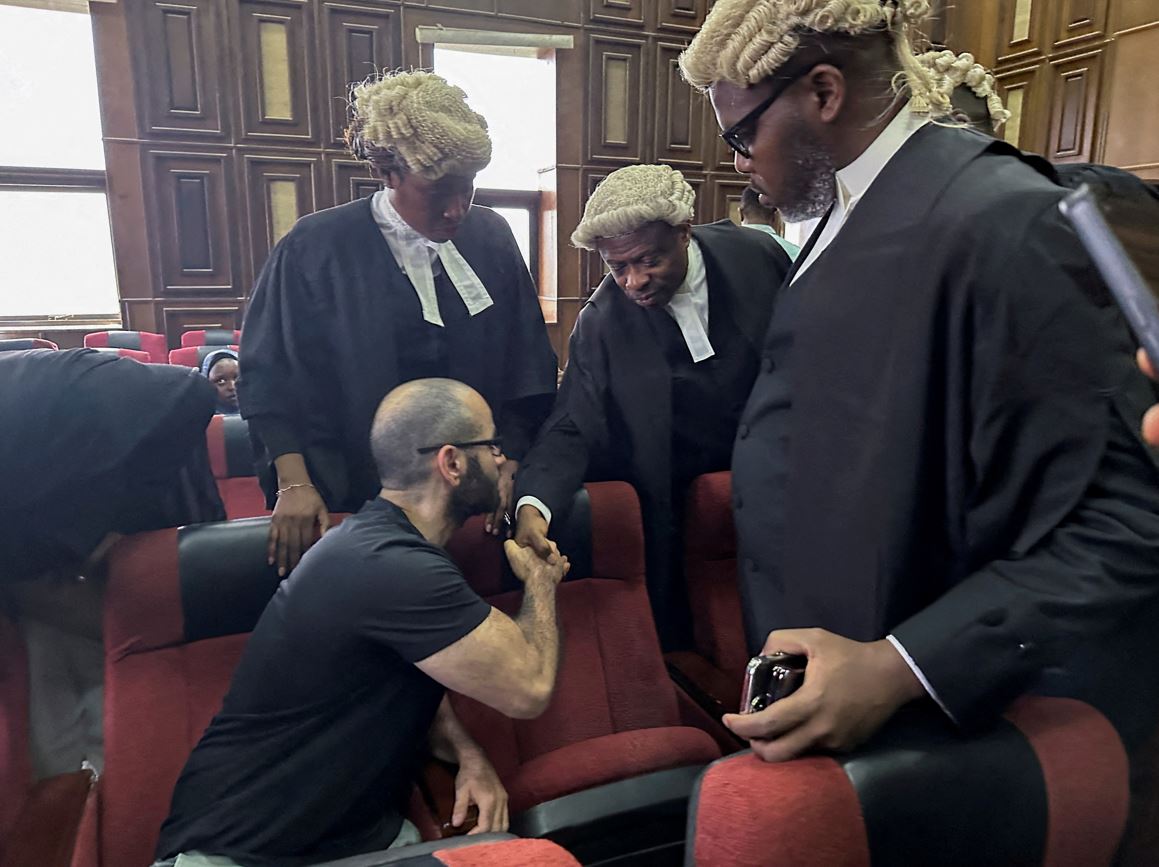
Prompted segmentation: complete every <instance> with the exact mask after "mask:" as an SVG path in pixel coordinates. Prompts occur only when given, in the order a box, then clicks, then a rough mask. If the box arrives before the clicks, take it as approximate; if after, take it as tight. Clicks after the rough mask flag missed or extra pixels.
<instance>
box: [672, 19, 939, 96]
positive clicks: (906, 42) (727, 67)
mask: <svg viewBox="0 0 1159 867" xmlns="http://www.w3.org/2000/svg"><path fill="white" fill-rule="evenodd" d="M929 14H930V4H929V0H717V3H716V5H715V6H713V8H712V11H711V12H709V13H708V18H707V19H706V20H705V22H704V26H703V27H702V28H701V30H700V32H699V33H697V34H696V37H695V38H694V39H693V40H692V44H690V45H689V46H688V48H687V49H686V50H685V51H684V52H683V53H682V54H681V55H680V70H681V72H682V74H683V75H684V78H685V80H686V81H688V83H689V84H691V85H692V86H693V87H695V88H697V89H699V90H706V89H708V88H709V87H711V86H712V85H713V84H716V83H717V82H720V81H727V82H729V83H730V84H734V85H736V86H737V87H751V86H752V85H754V84H758V83H759V82H761V81H764V80H765V79H766V78H769V77H771V76H773V75H774V74H776V72H777V71H778V70H779V69H781V68H782V67H784V66H785V65H786V64H787V63H788V62H789V60H790V58H792V57H793V55H794V54H795V53H796V52H797V50H798V49H799V48H800V47H801V45H802V40H803V39H809V38H813V37H824V36H826V35H845V36H859V35H862V34H871V33H888V34H889V36H890V38H891V41H892V44H893V48H894V53H895V56H896V58H897V61H898V64H899V66H900V69H901V73H900V74H899V76H898V78H897V80H895V81H894V87H895V88H898V89H900V88H901V87H902V86H903V85H905V86H908V88H909V94H910V102H911V108H912V109H913V110H914V111H915V112H919V113H927V112H932V113H935V114H948V113H949V110H950V104H949V100H948V98H947V97H946V96H945V95H944V94H943V93H942V91H941V90H940V89H939V88H937V87H936V86H935V81H934V75H933V73H932V72H931V71H930V70H929V69H927V68H926V67H924V66H922V65H921V64H920V63H918V62H917V59H916V58H915V57H914V51H913V46H914V45H915V44H922V45H924V44H925V37H924V36H923V35H922V33H921V30H920V28H921V26H922V25H923V24H924V23H925V21H926V19H927V18H928V17H929Z"/></svg>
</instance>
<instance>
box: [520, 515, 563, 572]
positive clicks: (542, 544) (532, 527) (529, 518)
mask: <svg viewBox="0 0 1159 867" xmlns="http://www.w3.org/2000/svg"><path fill="white" fill-rule="evenodd" d="M517 518H518V520H517V521H516V524H515V543H516V544H517V545H519V547H521V548H530V549H531V550H533V551H534V552H535V553H536V554H538V555H539V556H540V557H542V558H543V559H544V560H547V561H548V562H549V563H550V562H552V558H553V557H554V556H556V548H555V545H554V544H553V543H552V542H551V540H550V539H548V538H547V519H546V518H544V517H543V515H542V514H540V511H539V509H537V508H535V506H524V507H523V508H522V509H520V510H519V515H518V516H517Z"/></svg>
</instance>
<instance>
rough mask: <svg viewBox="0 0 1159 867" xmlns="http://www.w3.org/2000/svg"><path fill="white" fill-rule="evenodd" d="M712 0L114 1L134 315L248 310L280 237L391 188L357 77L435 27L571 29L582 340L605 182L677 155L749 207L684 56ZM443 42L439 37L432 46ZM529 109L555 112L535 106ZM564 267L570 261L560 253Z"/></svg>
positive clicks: (561, 57)
mask: <svg viewBox="0 0 1159 867" xmlns="http://www.w3.org/2000/svg"><path fill="white" fill-rule="evenodd" d="M709 5H710V0H446V2H444V0H120V2H118V3H116V4H94V5H93V13H92V14H93V23H94V33H95V36H96V44H97V57H98V69H99V76H100V88H101V101H102V111H103V113H104V123H105V132H106V158H107V164H108V185H109V193H110V208H111V210H112V220H113V232H114V241H115V247H116V257H117V268H118V277H119V281H120V286H121V295H122V308H123V314H124V317H125V326H126V327H127V328H134V329H144V330H156V331H162V332H165V333H166V334H168V335H169V337H170V340H171V341H174V342H175V341H176V340H177V338H178V336H179V334H180V333H181V332H182V331H184V330H186V329H189V328H202V327H224V328H233V327H236V326H237V325H239V324H240V322H241V320H242V317H243V315H244V309H245V303H246V299H247V297H248V294H249V292H250V289H251V287H252V285H253V282H254V278H255V276H256V274H257V272H258V270H259V269H260V268H261V266H262V264H263V262H264V261H265V259H266V257H267V255H268V253H269V250H270V248H271V247H272V246H273V244H274V243H276V241H277V239H278V238H280V237H281V235H282V234H284V232H285V231H286V230H287V229H288V228H289V227H290V226H291V225H292V224H293V222H294V220H295V219H296V218H297V217H299V216H301V215H303V214H306V213H308V212H310V211H313V210H315V209H319V208H326V207H330V206H332V205H336V204H341V203H343V202H346V201H349V200H351V199H352V198H354V197H356V196H361V195H366V194H367V193H368V192H370V191H372V190H373V189H376V188H377V185H376V184H375V182H374V181H373V180H371V179H370V178H369V177H368V176H367V174H366V172H365V170H364V169H363V167H362V165H361V164H359V163H358V162H357V161H355V160H353V159H351V158H350V157H349V155H348V154H347V153H346V151H345V149H344V147H343V144H342V130H343V127H344V126H345V123H346V106H345V97H346V93H347V87H348V84H349V82H351V81H357V80H361V79H362V78H364V77H365V76H366V75H368V74H369V73H370V72H372V71H374V70H375V69H392V68H396V67H399V66H412V65H415V66H417V65H420V64H421V63H422V62H423V61H424V60H426V61H429V57H430V55H429V53H427V51H425V50H420V46H419V45H418V43H417V41H416V39H415V28H416V27H418V26H421V25H433V24H443V25H445V26H448V27H465V28H474V29H483V30H498V31H515V32H539V33H564V34H571V35H572V36H573V37H574V39H575V47H574V48H573V49H569V50H559V51H558V52H557V53H556V70H557V141H558V145H557V165H556V168H555V171H554V172H553V173H551V175H550V176H551V177H553V178H554V180H555V183H556V191H555V193H554V194H548V195H545V196H544V205H545V209H546V210H545V216H544V226H543V229H544V230H545V233H544V234H545V237H547V238H554V239H555V250H554V253H555V256H554V264H555V266H556V269H557V272H556V273H557V280H556V282H555V285H554V286H549V285H547V284H548V283H549V282H550V281H541V283H543V284H544V294H545V295H547V296H549V297H548V299H547V300H548V303H547V304H546V305H545V307H546V308H547V309H549V310H550V309H554V310H555V311H556V313H557V317H558V321H557V322H556V323H554V324H553V325H552V326H551V329H552V332H553V339H554V341H555V343H556V346H557V348H558V349H560V350H563V349H564V348H565V345H566V340H567V336H568V334H570V331H571V327H572V324H573V323H574V321H575V316H576V314H577V313H578V311H579V307H580V305H581V304H582V299H583V298H584V297H585V296H586V294H587V292H588V291H589V289H590V287H591V286H592V285H594V284H595V283H597V282H598V280H599V279H600V276H601V267H600V263H599V261H598V259H596V258H595V257H594V256H588V255H582V256H581V254H580V253H579V252H578V251H576V250H574V249H573V248H572V247H571V246H570V244H569V242H568V237H569V236H570V234H571V231H572V229H573V228H574V227H575V224H576V222H577V221H578V219H579V217H580V214H581V211H582V207H583V203H584V201H585V200H586V197H587V195H588V194H589V192H590V191H591V189H592V188H593V187H594V185H595V184H596V183H597V182H598V181H599V180H600V179H601V178H603V177H605V176H606V175H607V174H608V173H609V172H611V171H613V170H614V169H616V168H618V167H620V166H623V165H629V164H632V163H636V162H642V161H643V162H649V161H662V162H667V163H670V164H671V165H673V166H676V167H678V168H680V169H681V170H682V171H684V172H685V173H686V175H687V177H688V179H689V181H690V182H691V183H692V184H693V186H694V187H695V188H696V189H697V191H698V193H699V197H698V205H697V218H698V219H699V220H702V221H707V220H713V219H718V218H720V217H724V216H727V215H728V214H729V213H730V210H735V207H736V203H737V201H738V199H739V195H740V191H741V190H742V189H743V187H744V182H743V180H742V179H741V178H740V176H739V175H737V174H736V173H735V172H734V170H733V166H732V161H731V158H730V156H729V154H728V153H727V152H726V149H725V148H724V146H723V145H722V144H721V143H720V141H719V139H718V138H717V136H716V127H715V124H714V122H713V119H712V117H711V112H710V111H709V110H708V106H707V102H706V100H704V99H703V98H702V97H701V96H700V95H699V94H696V93H694V92H693V91H692V90H691V89H690V88H689V87H688V86H687V85H686V84H684V82H683V81H681V80H680V77H679V71H678V69H677V67H676V58H677V55H678V54H679V53H680V51H681V49H682V48H683V47H684V46H685V44H686V43H687V41H688V40H689V39H690V38H691V36H692V35H693V34H694V33H695V32H696V30H697V29H698V27H699V26H700V24H701V22H702V21H703V19H704V16H705V14H706V13H707V10H708V7H709ZM423 48H424V49H426V48H427V47H426V46H423ZM528 110H529V114H530V112H533V111H534V110H535V107H534V106H529V107H528ZM547 252H548V253H549V255H548V256H545V257H544V261H545V262H549V263H550V262H551V261H552V258H553V257H552V256H551V255H550V253H551V252H552V251H547Z"/></svg>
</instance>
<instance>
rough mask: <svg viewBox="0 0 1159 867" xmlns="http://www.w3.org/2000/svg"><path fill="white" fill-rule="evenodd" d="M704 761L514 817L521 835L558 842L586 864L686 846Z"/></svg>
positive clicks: (547, 804)
mask: <svg viewBox="0 0 1159 867" xmlns="http://www.w3.org/2000/svg"><path fill="white" fill-rule="evenodd" d="M702 770H703V766H702V765H692V766H686V767H681V768H671V769H669V770H665V771H655V772H653V773H651V774H643V775H641V776H638V777H631V778H629V779H627V780H619V781H617V782H614V783H607V784H605V785H602V786H596V787H594V788H591V789H585V790H583V791H582V792H576V793H575V794H571V795H565V796H563V797H561V798H555V799H553V800H551V801H545V802H543V803H542V804H538V805H536V806H534V807H532V808H531V809H529V810H525V811H524V812H522V813H519V814H517V815H515V816H513V817H512V818H511V830H512V831H513V832H514V833H516V834H518V835H520V836H521V837H542V838H547V839H549V840H552V841H554V842H556V843H559V844H560V845H561V846H564V847H565V848H566V849H568V850H569V851H570V852H571V853H572V854H573V855H575V856H576V857H577V858H578V859H579V860H580V861H581V862H583V863H585V864H586V863H591V862H594V861H599V860H602V859H604V858H607V857H610V856H611V855H613V854H617V855H619V854H624V853H626V852H644V851H658V850H660V849H663V848H674V847H680V846H683V841H684V827H685V823H686V815H687V810H688V799H689V797H690V796H691V794H692V789H693V786H694V785H695V783H696V780H697V778H698V777H699V776H700V773H701V771H702Z"/></svg>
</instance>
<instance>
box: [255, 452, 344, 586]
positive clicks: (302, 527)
mask: <svg viewBox="0 0 1159 867" xmlns="http://www.w3.org/2000/svg"><path fill="white" fill-rule="evenodd" d="M274 464H275V466H276V467H277V471H278V488H279V489H280V490H282V493H281V494H280V495H279V496H278V501H277V503H276V504H275V505H274V513H273V516H272V517H271V519H270V535H269V542H268V546H267V549H266V557H267V560H268V562H269V564H270V565H271V566H273V565H276V566H277V567H278V575H280V576H282V577H285V576H286V575H287V574H288V573H289V572H290V570H291V569H293V568H294V567H295V566H297V565H298V561H299V560H300V559H302V555H303V554H304V553H306V551H307V549H309V547H310V546H311V545H313V544H314V543H315V542H317V541H318V540H319V539H320V538H321V537H322V534H324V533H325V532H326V531H327V530H329V529H330V512H329V510H327V508H326V503H325V501H323V499H322V497H321V495H320V494H319V493H318V491H317V490H315V488H314V486H313V484H312V483H311V482H310V476H309V474H308V473H307V472H306V463H305V461H304V460H303V459H302V456H301V455H297V454H286V455H282V456H281V457H279V458H278V459H277V460H276V461H275V462H274Z"/></svg>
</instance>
